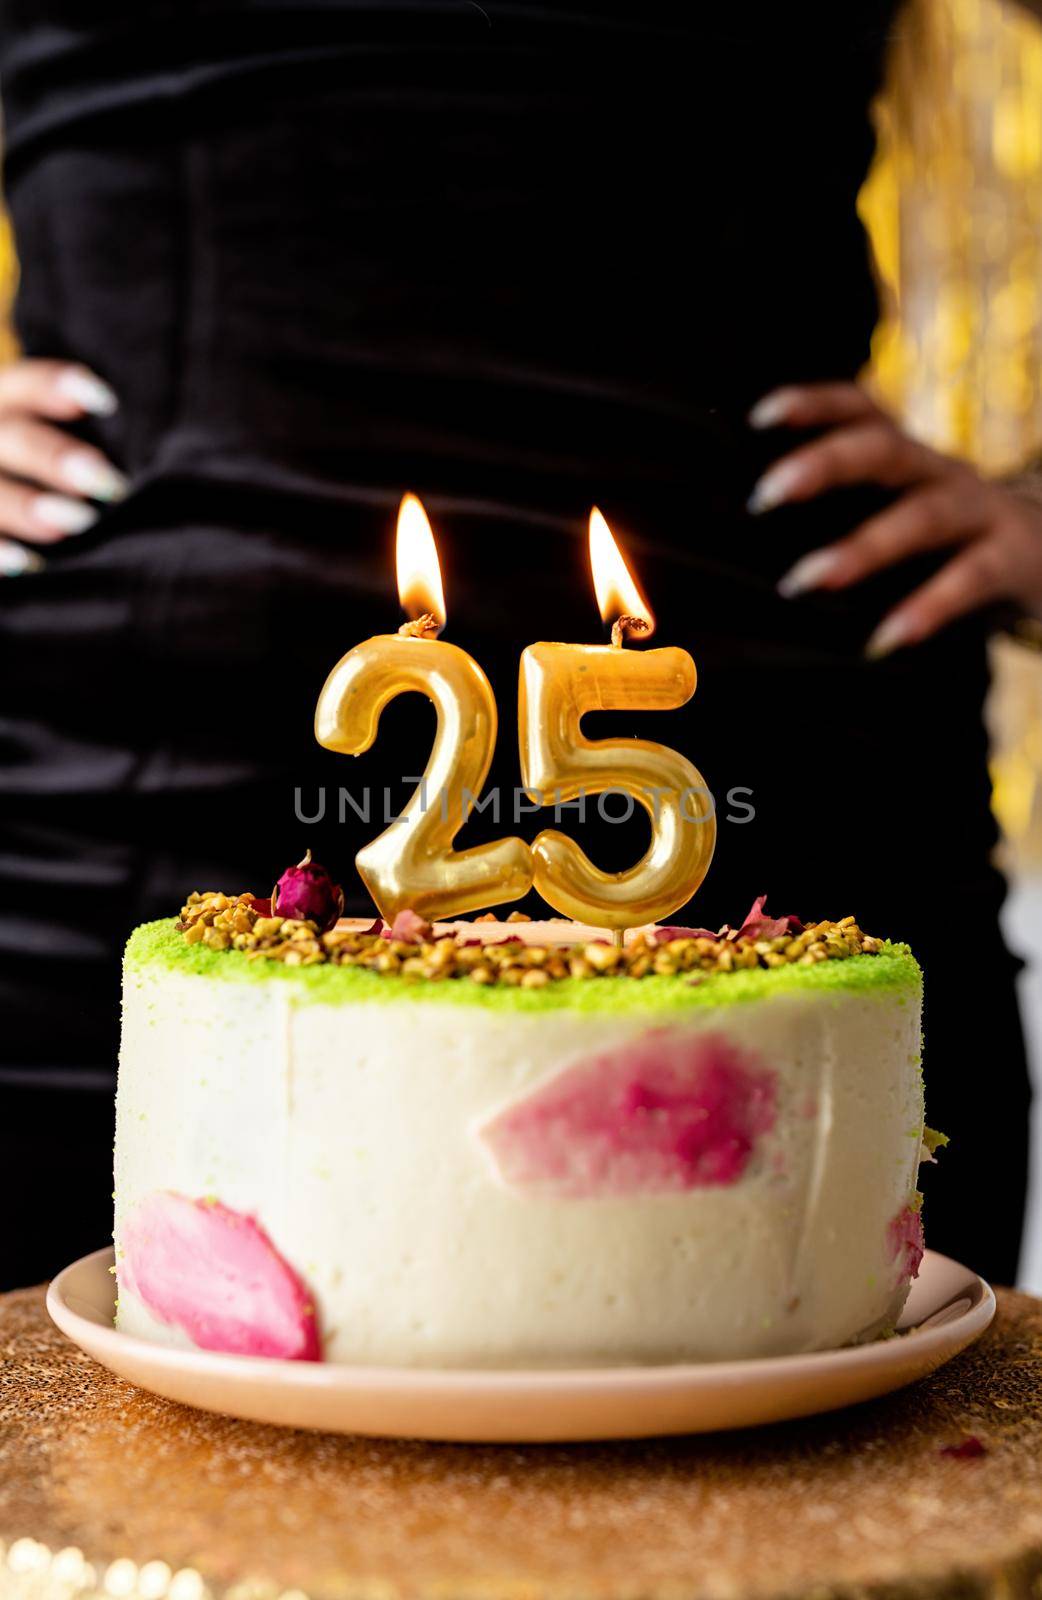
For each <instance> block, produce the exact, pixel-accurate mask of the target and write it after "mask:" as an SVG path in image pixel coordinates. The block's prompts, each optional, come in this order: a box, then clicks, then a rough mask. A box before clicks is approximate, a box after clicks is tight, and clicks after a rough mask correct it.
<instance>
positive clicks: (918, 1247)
mask: <svg viewBox="0 0 1042 1600" xmlns="http://www.w3.org/2000/svg"><path fill="white" fill-rule="evenodd" d="M886 1239H887V1247H888V1249H889V1252H890V1259H891V1261H893V1262H896V1264H897V1272H898V1277H897V1281H898V1283H899V1284H901V1283H910V1282H911V1280H912V1279H913V1278H917V1277H918V1276H919V1267H920V1264H921V1262H922V1259H923V1256H924V1255H925V1254H926V1240H925V1238H924V1237H923V1219H922V1215H921V1214H920V1212H919V1211H918V1210H917V1209H916V1207H915V1206H905V1207H904V1209H903V1210H902V1211H899V1212H898V1213H897V1216H896V1217H894V1218H893V1219H892V1220H891V1222H890V1224H889V1226H888V1227H887V1230H886Z"/></svg>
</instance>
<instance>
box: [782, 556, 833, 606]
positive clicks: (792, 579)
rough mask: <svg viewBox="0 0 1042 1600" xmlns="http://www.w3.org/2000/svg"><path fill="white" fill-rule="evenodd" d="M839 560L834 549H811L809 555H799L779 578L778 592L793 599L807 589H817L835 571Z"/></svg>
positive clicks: (786, 597)
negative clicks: (797, 559)
mask: <svg viewBox="0 0 1042 1600" xmlns="http://www.w3.org/2000/svg"><path fill="white" fill-rule="evenodd" d="M840 560H841V557H840V555H839V552H838V551H836V550H812V551H811V552H810V554H809V555H806V556H801V557H800V559H799V561H797V562H796V565H795V566H793V567H790V568H789V570H788V572H787V573H786V574H785V576H784V578H779V580H778V593H779V594H780V595H781V596H782V597H783V598H784V599H786V600H794V599H795V598H796V596H797V595H800V594H806V593H807V591H808V590H809V589H819V588H820V587H821V585H822V584H823V583H824V582H825V580H826V578H828V577H830V576H831V575H832V573H833V572H835V570H836V568H837V567H838V566H839V563H840Z"/></svg>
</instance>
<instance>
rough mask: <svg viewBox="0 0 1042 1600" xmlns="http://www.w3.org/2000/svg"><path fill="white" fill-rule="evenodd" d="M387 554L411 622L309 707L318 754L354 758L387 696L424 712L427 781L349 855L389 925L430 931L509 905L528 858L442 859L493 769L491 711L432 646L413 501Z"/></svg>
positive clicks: (453, 652) (345, 663) (426, 564)
mask: <svg viewBox="0 0 1042 1600" xmlns="http://www.w3.org/2000/svg"><path fill="white" fill-rule="evenodd" d="M397 544H398V592H399V595H400V597H401V602H402V607H403V609H404V610H405V611H407V612H409V614H410V616H411V617H412V619H413V620H412V621H410V622H407V623H406V624H405V625H404V626H403V627H402V628H401V629H400V630H399V632H398V633H396V634H381V635H377V636H376V637H374V638H372V639H366V640H365V642H364V643H362V644H359V645H356V646H355V648H354V649H353V650H349V651H348V653H347V655H346V656H344V657H343V658H342V659H341V660H340V661H339V662H338V663H337V665H336V666H335V667H334V668H333V670H332V672H331V673H330V675H329V677H328V678H327V680H326V683H325V686H324V688H323V689H322V693H321V694H320V696H319V700H318V706H317V709H316V711H315V737H316V738H317V739H318V742H319V744H321V745H325V747H326V748H327V749H329V750H339V751H342V752H344V753H345V754H347V755H361V754H362V753H363V752H364V751H366V750H368V749H369V747H370V746H371V745H372V743H373V741H374V740H375V738H376V734H377V729H378V726H379V722H380V715H381V713H382V712H383V710H384V708H385V707H386V706H387V705H389V704H390V702H391V701H392V700H393V699H394V698H395V697H396V696H397V695H400V694H408V693H410V692H415V693H417V694H423V695H426V696H427V698H428V699H429V700H431V701H432V703H433V705H434V708H435V711H436V712H437V716H438V726H437V732H436V734H435V737H434V746H433V748H432V750H431V754H430V759H429V761H428V763H427V770H426V772H425V773H424V775H423V778H422V779H421V780H420V784H419V787H418V788H417V789H416V790H415V791H414V793H413V794H412V796H411V797H410V799H409V800H408V802H407V804H406V805H405V808H404V810H403V811H402V812H401V815H400V817H399V818H398V820H397V821H395V822H394V823H392V825H391V826H390V827H389V828H388V829H387V830H386V831H385V832H384V833H382V834H381V835H380V837H379V838H378V839H374V840H373V842H372V843H371V844H367V845H366V846H365V848H364V849H362V850H360V851H359V852H358V855H357V856H356V857H355V865H356V866H357V868H358V871H359V874H360V876H361V878H362V881H363V883H364V884H365V886H366V888H367V889H368V890H369V893H370V894H371V895H372V898H373V900H374V901H375V903H376V905H377V907H378V908H379V910H380V912H381V915H382V916H383V917H385V918H386V920H387V921H388V922H392V921H393V920H394V918H395V916H396V915H397V914H398V912H399V911H404V910H406V909H412V910H413V911H416V912H418V913H419V915H420V916H422V917H425V918H427V919H429V920H430V921H432V922H433V921H434V920H435V919H436V918H438V917H452V916H458V915H459V914H460V913H462V912H465V911H476V910H479V909H480V908H481V907H483V906H490V905H497V904H501V903H502V902H504V901H508V900H518V899H520V898H521V896H522V895H523V894H525V893H527V891H528V889H529V888H530V887H531V884H532V856H531V851H530V850H529V848H528V846H527V845H526V844H525V843H524V841H523V840H522V839H514V838H507V839H500V840H498V841H497V842H496V843H495V844H483V845H477V846H475V847H474V848H472V849H470V850H462V851H455V850H453V848H452V845H453V840H454V839H455V837H456V834H457V833H458V831H459V829H460V827H461V826H462V825H463V822H464V821H465V820H466V816H467V814H468V812H469V809H470V807H471V806H472V805H473V803H474V802H475V801H476V800H477V799H478V797H479V796H480V794H481V789H482V786H483V784H484V782H485V779H486V778H487V777H488V772H489V767H490V766H491V764H492V755H493V752H494V750H495V745H496V725H497V719H496V702H495V698H494V697H493V694H492V689H491V687H490V685H489V681H488V679H487V678H486V676H485V674H484V673H483V672H482V670H481V668H480V667H479V666H478V664H477V662H476V661H475V660H474V659H473V657H472V656H469V655H468V654H467V653H466V651H465V650H460V649H458V648H457V646H456V645H453V644H447V643H446V642H445V641H444V640H443V639H439V638H438V637H437V635H438V634H439V633H440V632H441V629H442V627H443V626H444V623H445V600H444V596H443V593H442V586H441V571H440V568H439V565H438V554H437V550H436V549H435V545H434V536H433V534H432V533H431V527H430V523H429V522H428V520H427V514H426V512H425V511H424V509H423V506H422V505H421V504H420V502H419V500H417V498H416V496H415V495H406V496H405V498H404V500H403V501H402V503H401V507H400V509H399V512H398V541H397Z"/></svg>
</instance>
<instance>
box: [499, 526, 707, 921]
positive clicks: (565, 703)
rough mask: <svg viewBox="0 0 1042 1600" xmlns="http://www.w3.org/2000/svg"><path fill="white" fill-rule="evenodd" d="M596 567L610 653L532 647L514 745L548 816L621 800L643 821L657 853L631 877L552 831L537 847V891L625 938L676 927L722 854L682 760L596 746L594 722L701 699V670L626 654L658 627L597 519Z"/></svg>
mask: <svg viewBox="0 0 1042 1600" xmlns="http://www.w3.org/2000/svg"><path fill="white" fill-rule="evenodd" d="M590 560H591V565H592V567H593V576H594V585H595V588H596V592H597V599H598V603H599V605H600V609H601V615H602V617H603V618H604V620H605V622H610V623H612V642H611V644H610V645H581V644H551V643H541V644H533V645H529V647H528V648H527V650H525V652H524V654H523V655H522V657H521V672H520V683H519V693H518V711H519V717H518V734H519V742H520V748H521V773H522V779H523V781H524V784H525V787H526V788H527V789H528V790H529V791H531V792H533V793H535V794H538V795H539V796H540V797H541V799H542V803H543V804H544V805H553V804H557V805H561V804H565V803H567V802H570V801H574V800H578V799H580V798H582V797H585V796H592V795H598V794H605V793H608V792H620V793H622V794H624V795H627V796H631V797H632V799H633V800H634V801H635V802H636V803H637V804H638V805H640V806H642V807H643V809H644V810H645V811H646V812H647V814H648V817H649V819H650V822H651V843H650V845H649V846H648V849H647V850H646V851H645V853H644V855H643V856H642V857H641V859H640V860H639V861H638V862H637V863H636V865H635V866H632V867H629V868H628V869H627V870H626V871H624V872H605V871H603V870H602V869H601V868H600V867H597V866H595V865H594V863H593V862H592V861H590V860H589V858H588V857H587V856H586V855H585V854H584V852H583V851H582V850H581V849H580V847H579V845H578V844H576V843H575V841H574V840H573V839H570V838H568V837H567V835H565V834H563V833H559V832H556V831H554V830H553V829H547V830H545V831H544V832H542V833H540V834H539V835H538V837H537V838H536V840H535V842H534V844H533V846H532V854H533V857H534V861H535V887H536V889H537V890H538V892H539V894H540V895H541V896H542V897H543V899H544V900H545V901H547V903H548V904H549V905H551V906H553V907H554V909H555V910H557V911H559V912H561V913H562V914H563V915H564V916H567V917H574V918H575V919H576V920H578V921H580V922H589V923H594V924H598V925H601V926H604V927H609V928H612V929H613V930H616V931H618V932H619V936H620V937H621V931H620V930H622V929H624V928H627V927H633V926H635V925H637V924H640V923H644V922H655V921H658V920H660V919H661V918H663V917H668V916H669V915H671V913H672V912H674V911H676V910H677V909H678V908H679V907H680V906H682V905H683V904H684V903H685V902H686V901H687V900H688V899H690V897H691V896H692V895H693V894H694V892H695V890H696V889H697V888H698V886H699V884H700V883H701V882H702V879H703V878H704V877H705V875H706V872H707V870H708V867H709V863H710V860H711V859H712V855H713V848H714V845H715V843H716V819H715V813H714V808H713V802H712V797H711V795H710V794H709V791H708V790H707V788H706V785H705V782H704V780H703V778H702V776H701V774H700V773H699V771H698V769H697V768H696V767H694V766H693V765H692V764H691V762H690V761H688V760H687V758H686V757H685V756H682V755H681V754H680V753H679V752H678V751H676V750H671V749H670V748H669V747H668V746H666V745H661V744H653V743H651V742H650V741H649V740H646V739H588V738H587V737H586V736H585V734H584V733H583V731H582V727H581V723H582V718H583V716H584V714H585V713H586V712H588V711H609V710H610V711H663V710H673V709H675V708H676V707H678V706H682V705H684V704H685V703H686V702H687V701H688V700H690V698H691V696H692V695H693V694H694V692H695V683H696V681H697V680H696V674H695V663H694V661H693V660H692V659H691V656H690V655H689V654H688V652H687V651H686V650H682V649H679V648H678V647H676V646H670V647H666V648H661V649H656V650H646V651H641V650H628V649H626V648H625V643H626V639H627V637H629V636H631V635H636V634H648V633H650V632H651V631H652V629H653V627H654V618H653V616H652V612H651V609H650V607H649V606H648V604H647V602H646V601H645V600H644V598H643V596H642V595H641V593H640V590H639V589H638V587H637V584H636V582H635V580H634V578H633V576H632V574H631V572H630V571H629V568H628V567H627V565H626V562H625V560H624V559H623V557H622V554H621V552H620V551H619V549H618V546H617V545H616V543H615V540H614V538H613V536H612V533H611V530H610V528H609V527H608V524H607V523H606V522H605V520H604V518H603V516H602V515H601V513H600V512H599V511H598V510H596V508H595V509H594V510H593V511H592V512H591V514H590Z"/></svg>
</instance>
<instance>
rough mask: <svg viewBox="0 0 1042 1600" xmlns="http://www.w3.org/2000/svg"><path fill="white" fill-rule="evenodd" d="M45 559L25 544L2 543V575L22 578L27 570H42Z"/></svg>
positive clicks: (0, 573) (0, 566)
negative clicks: (28, 548)
mask: <svg viewBox="0 0 1042 1600" xmlns="http://www.w3.org/2000/svg"><path fill="white" fill-rule="evenodd" d="M42 570H43V560H42V558H41V557H40V556H38V555H37V554H36V551H35V550H27V549H26V548H25V546H24V544H0V576H2V577H4V578H20V577H22V575H23V574H24V573H26V572H41V571H42Z"/></svg>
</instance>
